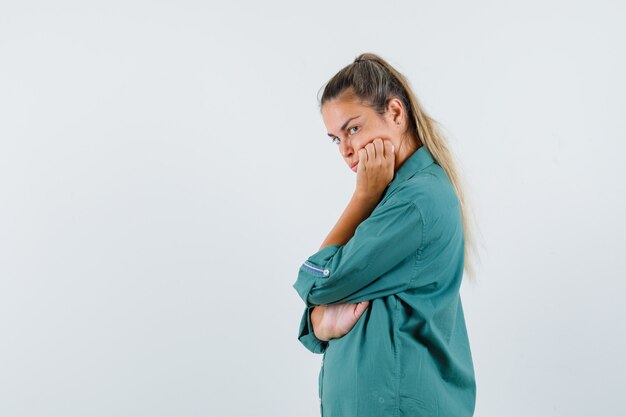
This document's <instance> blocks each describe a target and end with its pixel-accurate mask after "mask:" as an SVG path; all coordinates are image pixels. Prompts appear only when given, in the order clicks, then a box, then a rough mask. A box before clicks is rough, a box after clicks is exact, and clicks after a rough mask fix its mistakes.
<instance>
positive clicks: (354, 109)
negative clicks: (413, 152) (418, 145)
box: [322, 95, 403, 172]
mask: <svg viewBox="0 0 626 417" xmlns="http://www.w3.org/2000/svg"><path fill="white" fill-rule="evenodd" d="M402 112H403V109H402V104H401V102H400V100H398V99H391V100H390V101H389V104H388V108H387V112H386V113H385V114H384V115H382V116H380V115H379V114H378V113H376V112H375V111H374V110H373V109H371V108H370V107H367V106H365V105H361V104H359V103H358V101H357V100H355V99H352V98H345V95H344V97H343V98H342V96H340V97H338V98H336V99H334V100H331V101H327V102H326V103H325V104H324V105H323V106H322V118H323V119H324V124H325V125H326V129H327V132H328V136H330V137H331V140H332V141H333V142H335V143H337V146H338V149H339V152H340V154H341V156H342V157H343V159H344V160H345V161H346V164H348V167H349V168H350V169H352V171H354V172H356V171H357V164H358V162H359V154H358V151H359V149H361V148H363V147H364V146H365V145H367V144H368V143H370V142H372V141H373V140H374V139H376V138H381V139H383V140H390V141H391V143H393V145H394V146H395V148H396V150H397V149H399V148H400V140H401V135H402V130H403V129H401V127H402V124H400V125H398V124H397V123H398V122H399V121H402Z"/></svg>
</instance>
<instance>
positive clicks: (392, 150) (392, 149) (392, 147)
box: [391, 145, 396, 153]
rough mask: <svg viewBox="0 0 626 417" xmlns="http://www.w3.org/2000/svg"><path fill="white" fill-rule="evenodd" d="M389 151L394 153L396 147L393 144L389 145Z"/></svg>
mask: <svg viewBox="0 0 626 417" xmlns="http://www.w3.org/2000/svg"><path fill="white" fill-rule="evenodd" d="M391 152H394V153H395V152H396V147H395V146H393V145H391Z"/></svg>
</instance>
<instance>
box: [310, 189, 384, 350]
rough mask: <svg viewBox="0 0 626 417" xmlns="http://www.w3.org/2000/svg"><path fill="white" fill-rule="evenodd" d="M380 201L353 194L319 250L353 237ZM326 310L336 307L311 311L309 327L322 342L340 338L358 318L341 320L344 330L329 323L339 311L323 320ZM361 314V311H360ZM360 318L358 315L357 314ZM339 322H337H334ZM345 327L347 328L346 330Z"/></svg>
mask: <svg viewBox="0 0 626 417" xmlns="http://www.w3.org/2000/svg"><path fill="white" fill-rule="evenodd" d="M379 199H380V195H379V196H376V195H375V194H374V195H371V194H370V195H362V194H357V193H355V194H353V195H352V198H351V199H350V202H349V203H348V206H347V207H346V208H345V210H344V212H343V214H342V215H341V217H340V218H339V220H338V221H337V224H335V226H334V227H333V229H332V230H331V231H330V233H329V234H328V236H327V237H326V239H325V240H324V242H323V243H322V245H321V246H320V249H322V248H324V247H326V246H329V245H343V244H345V243H346V242H348V241H349V240H350V238H351V237H352V236H353V235H354V231H355V229H356V228H357V226H358V225H359V224H360V223H361V222H362V221H363V220H365V219H366V218H367V217H368V216H369V215H370V214H371V213H372V211H373V210H374V208H375V207H376V205H377V204H378V200H379ZM327 308H336V307H333V306H331V307H327V306H323V305H321V306H319V305H318V306H315V307H314V308H313V309H312V310H311V317H310V318H311V326H312V327H313V332H314V334H315V337H317V338H318V339H320V340H322V341H328V340H329V339H331V338H333V337H335V338H336V337H341V336H343V335H344V334H345V333H347V332H348V331H349V330H350V329H351V328H352V326H354V323H351V322H352V321H354V322H356V320H358V316H357V317H354V319H353V320H349V321H348V323H345V319H344V320H341V321H342V322H344V323H343V324H344V326H343V327H344V328H338V327H339V326H337V324H338V323H331V322H329V321H330V320H329V319H330V318H331V317H332V318H333V319H336V318H337V316H341V313H343V311H341V312H340V313H339V314H332V315H327V319H326V320H324V312H325V310H326V309H327ZM360 312H362V309H361V311H360ZM359 316H360V314H359ZM336 321H339V320H336ZM346 327H347V328H346Z"/></svg>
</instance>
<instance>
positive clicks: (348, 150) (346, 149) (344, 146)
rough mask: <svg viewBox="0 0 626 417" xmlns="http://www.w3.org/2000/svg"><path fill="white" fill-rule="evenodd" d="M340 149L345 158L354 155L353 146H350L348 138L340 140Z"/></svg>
mask: <svg viewBox="0 0 626 417" xmlns="http://www.w3.org/2000/svg"><path fill="white" fill-rule="evenodd" d="M339 151H340V152H341V156H343V157H344V158H346V157H349V156H350V155H352V146H350V145H349V144H348V142H347V141H346V140H342V141H341V142H339Z"/></svg>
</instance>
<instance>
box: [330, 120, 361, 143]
mask: <svg viewBox="0 0 626 417" xmlns="http://www.w3.org/2000/svg"><path fill="white" fill-rule="evenodd" d="M357 117H361V115H360V114H359V115H358V116H353V117H351V118H349V119H348V120H346V121H345V122H344V123H343V125H342V126H341V131H342V132H343V131H344V129H345V128H346V126H348V123H350V121H351V120H353V119H356V118H357ZM328 136H330V137H331V138H334V137H335V136H337V135H333V134H332V133H329V134H328Z"/></svg>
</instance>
